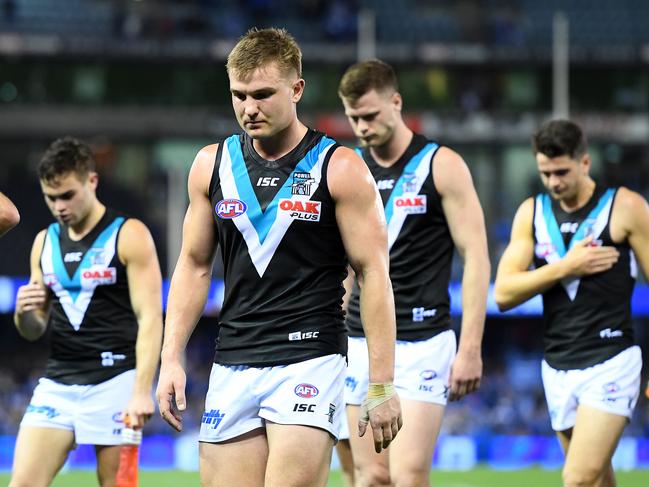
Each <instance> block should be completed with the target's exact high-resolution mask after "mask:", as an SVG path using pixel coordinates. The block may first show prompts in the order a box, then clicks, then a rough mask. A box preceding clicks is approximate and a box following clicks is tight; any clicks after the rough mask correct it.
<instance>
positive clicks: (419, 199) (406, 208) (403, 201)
mask: <svg viewBox="0 0 649 487" xmlns="http://www.w3.org/2000/svg"><path fill="white" fill-rule="evenodd" d="M394 209H395V210H399V211H402V212H404V213H407V214H408V215H416V214H421V213H426V195H425V194H421V195H417V196H399V197H398V198H395V199H394Z"/></svg>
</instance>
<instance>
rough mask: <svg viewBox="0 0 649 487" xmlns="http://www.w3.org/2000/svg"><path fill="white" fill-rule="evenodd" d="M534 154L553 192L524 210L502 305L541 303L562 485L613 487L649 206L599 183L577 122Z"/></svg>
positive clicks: (544, 138)
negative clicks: (538, 298)
mask: <svg viewBox="0 0 649 487" xmlns="http://www.w3.org/2000/svg"><path fill="white" fill-rule="evenodd" d="M532 149H533V153H534V156H535V157H536V163H537V167H538V170H539V174H540V177H541V181H542V183H543V185H544V186H545V188H546V190H547V192H546V193H541V194H538V195H537V196H535V197H533V198H528V199H527V200H525V201H524V202H523V204H521V206H520V207H519V208H518V211H517V212H516V216H515V217H514V223H513V225H512V233H511V240H510V242H509V245H508V246H507V249H506V250H505V252H504V254H503V256H502V258H501V260H500V264H499V266H498V273H497V276H496V284H495V297H496V302H497V303H498V306H499V307H500V308H501V309H503V310H506V309H510V308H513V307H514V306H516V305H518V304H520V303H523V302H525V301H527V300H528V299H530V298H531V297H533V296H535V295H537V294H541V295H542V296H543V315H544V319H545V330H544V335H543V337H544V344H545V356H544V360H543V363H542V375H543V386H544V389H545V395H546V399H547V403H548V409H549V411H550V419H551V422H552V428H553V429H554V430H555V431H556V432H557V436H558V438H559V440H560V442H561V445H562V447H563V450H564V452H565V455H566V460H565V465H564V468H563V482H564V485H565V486H569V487H576V486H605V487H611V486H614V485H615V477H614V473H613V468H612V465H611V458H612V456H613V452H614V451H615V448H616V447H617V444H618V441H619V439H620V436H621V435H622V431H623V430H624V427H625V426H626V424H627V423H628V421H629V418H630V417H631V414H632V412H633V409H634V407H635V404H636V402H637V400H638V396H639V391H640V370H641V368H642V357H641V352H640V348H639V347H638V346H637V345H635V342H634V338H633V328H632V324H631V294H632V292H633V286H634V282H635V277H636V274H637V270H638V265H639V266H640V268H641V269H642V270H643V272H644V274H645V275H648V274H649V205H647V202H646V201H645V200H644V198H642V197H641V196H640V195H639V194H637V193H635V192H633V191H630V190H629V189H627V188H624V187H620V188H607V187H604V186H601V185H599V184H597V183H596V182H595V181H594V180H593V179H592V178H591V176H590V168H591V159H590V155H589V153H588V147H587V143H586V137H585V136H584V134H583V131H582V130H581V128H580V127H579V126H578V125H577V124H575V123H574V122H571V121H568V120H552V121H550V122H547V123H545V124H544V125H543V126H541V127H540V129H539V130H538V131H537V132H536V134H534V137H533V139H532ZM530 266H532V269H530Z"/></svg>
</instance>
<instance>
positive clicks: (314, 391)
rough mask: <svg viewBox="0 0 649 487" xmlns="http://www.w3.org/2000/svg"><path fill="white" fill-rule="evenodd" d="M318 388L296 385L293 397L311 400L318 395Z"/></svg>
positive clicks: (309, 385)
mask: <svg viewBox="0 0 649 487" xmlns="http://www.w3.org/2000/svg"><path fill="white" fill-rule="evenodd" d="M318 392H320V391H318V388H317V387H316V386H312V385H311V384H298V385H296V386H295V395H296V396H298V397H303V398H305V399H311V398H312V397H316V396H317V395H318Z"/></svg>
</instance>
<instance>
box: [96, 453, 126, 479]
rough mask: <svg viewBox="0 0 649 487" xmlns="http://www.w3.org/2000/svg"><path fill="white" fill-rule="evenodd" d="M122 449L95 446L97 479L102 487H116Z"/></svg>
mask: <svg viewBox="0 0 649 487" xmlns="http://www.w3.org/2000/svg"><path fill="white" fill-rule="evenodd" d="M121 448H122V447H121V446H118V445H95V454H96V455H97V479H98V480H99V485H100V486H101V487H113V486H114V485H115V478H116V477H117V470H118V469H119V454H120V451H121Z"/></svg>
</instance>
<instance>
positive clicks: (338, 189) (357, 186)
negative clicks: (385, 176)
mask: <svg viewBox="0 0 649 487" xmlns="http://www.w3.org/2000/svg"><path fill="white" fill-rule="evenodd" d="M327 182H328V185H329V191H330V192H331V194H332V196H333V197H334V198H336V195H337V194H340V193H347V192H350V191H351V192H353V193H356V192H358V191H359V190H361V189H362V188H364V187H369V188H373V187H374V186H375V183H374V179H373V178H372V175H371V174H370V171H369V169H368V168H367V165H366V164H365V162H364V161H363V159H361V157H360V156H359V155H358V154H357V153H356V152H355V151H354V150H353V149H350V148H349V147H345V146H339V147H337V148H336V149H335V150H334V153H333V154H332V155H331V159H330V160H329V167H328V168H327Z"/></svg>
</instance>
